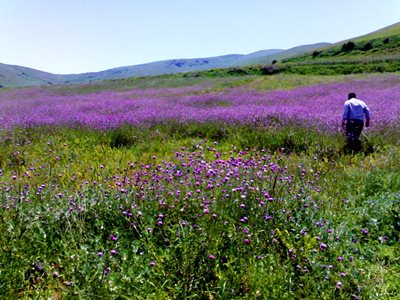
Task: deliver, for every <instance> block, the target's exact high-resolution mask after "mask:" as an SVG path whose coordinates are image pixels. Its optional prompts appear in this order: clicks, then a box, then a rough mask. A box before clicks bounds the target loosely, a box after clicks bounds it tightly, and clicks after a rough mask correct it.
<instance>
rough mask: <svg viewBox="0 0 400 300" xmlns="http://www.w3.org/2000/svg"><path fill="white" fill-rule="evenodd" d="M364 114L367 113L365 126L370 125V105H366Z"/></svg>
mask: <svg viewBox="0 0 400 300" xmlns="http://www.w3.org/2000/svg"><path fill="white" fill-rule="evenodd" d="M364 114H365V127H369V108H368V106H365V108H364Z"/></svg>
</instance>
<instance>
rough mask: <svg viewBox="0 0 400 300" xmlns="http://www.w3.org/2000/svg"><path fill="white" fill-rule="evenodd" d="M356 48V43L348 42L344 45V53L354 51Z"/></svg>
mask: <svg viewBox="0 0 400 300" xmlns="http://www.w3.org/2000/svg"><path fill="white" fill-rule="evenodd" d="M355 48H356V44H354V42H351V41H350V42H347V43H344V44H343V46H342V52H348V51H352V50H354V49H355Z"/></svg>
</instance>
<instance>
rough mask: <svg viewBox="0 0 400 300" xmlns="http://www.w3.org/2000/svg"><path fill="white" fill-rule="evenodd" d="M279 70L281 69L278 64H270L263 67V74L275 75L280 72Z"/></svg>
mask: <svg viewBox="0 0 400 300" xmlns="http://www.w3.org/2000/svg"><path fill="white" fill-rule="evenodd" d="M279 72H280V70H279V68H278V67H277V66H276V65H269V66H264V67H262V68H261V74H262V75H273V74H278V73H279Z"/></svg>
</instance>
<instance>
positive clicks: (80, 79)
mask: <svg viewBox="0 0 400 300" xmlns="http://www.w3.org/2000/svg"><path fill="white" fill-rule="evenodd" d="M326 45H329V43H318V44H313V45H304V46H300V47H295V48H292V49H288V50H283V49H269V50H261V51H257V52H254V53H250V54H246V55H244V54H229V55H222V56H216V57H206V58H192V59H171V60H164V61H156V62H151V63H146V64H139V65H133V66H125V67H118V68H113V69H108V70H104V71H100V72H90V73H82V74H67V75H61V74H52V73H48V72H44V71H40V70H36V69H32V68H27V67H22V66H15V65H7V64H1V63H0V88H1V87H22V86H39V85H42V86H43V85H47V86H49V85H60V84H80V83H88V82H93V81H99V80H106V79H119V78H128V77H144V76H155V75H163V74H176V73H183V72H193V71H205V70H210V69H216V68H227V67H240V66H248V65H252V64H257V63H265V64H270V63H271V62H272V61H274V60H276V59H282V58H286V57H290V56H291V55H295V54H297V53H300V54H304V53H306V52H307V51H312V50H313V49H316V48H320V47H322V46H326ZM296 49H297V50H296ZM299 49H301V50H300V52H299V51H298V50H299Z"/></svg>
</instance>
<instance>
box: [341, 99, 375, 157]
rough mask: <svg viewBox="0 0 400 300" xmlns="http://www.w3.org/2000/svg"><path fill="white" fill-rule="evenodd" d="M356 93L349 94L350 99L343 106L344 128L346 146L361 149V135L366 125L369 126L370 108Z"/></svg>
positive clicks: (351, 148)
mask: <svg viewBox="0 0 400 300" xmlns="http://www.w3.org/2000/svg"><path fill="white" fill-rule="evenodd" d="M356 97H357V96H356V94H355V93H350V94H349V95H348V100H347V101H346V102H345V103H344V106H343V116H342V128H343V130H344V131H345V132H346V148H349V149H350V150H355V151H359V150H361V142H360V135H361V131H362V130H363V127H364V118H365V127H369V120H370V116H369V108H368V106H367V105H366V104H365V103H364V101H361V100H359V99H357V98H356Z"/></svg>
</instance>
